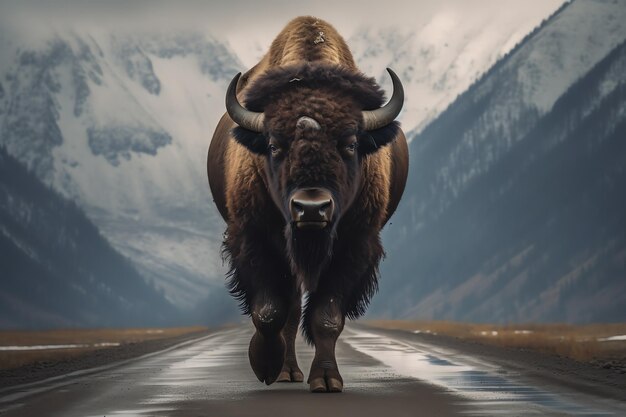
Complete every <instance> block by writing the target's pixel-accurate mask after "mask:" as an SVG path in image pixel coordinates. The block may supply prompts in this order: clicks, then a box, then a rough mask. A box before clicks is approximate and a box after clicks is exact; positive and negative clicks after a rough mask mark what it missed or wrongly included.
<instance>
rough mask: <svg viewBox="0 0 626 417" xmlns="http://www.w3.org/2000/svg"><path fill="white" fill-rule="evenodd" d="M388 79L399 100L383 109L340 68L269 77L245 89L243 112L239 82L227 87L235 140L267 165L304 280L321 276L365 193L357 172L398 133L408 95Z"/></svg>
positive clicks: (376, 92)
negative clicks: (341, 227)
mask: <svg viewBox="0 0 626 417" xmlns="http://www.w3.org/2000/svg"><path fill="white" fill-rule="evenodd" d="M388 71H389V74H390V75H391V78H392V81H393V87H394V93H393V96H392V98H391V100H390V101H389V103H387V104H386V105H385V106H384V107H381V105H382V104H383V93H382V91H381V90H380V88H379V87H378V85H377V84H376V82H375V81H374V79H372V78H367V77H365V76H363V75H362V74H360V73H355V72H354V71H350V70H348V69H346V68H344V67H337V66H327V65H323V66H322V65H311V64H305V65H300V66H294V67H287V68H279V69H274V70H270V71H268V72H267V73H265V74H264V75H263V76H261V77H260V78H259V79H257V80H256V81H255V82H254V83H253V84H252V85H251V86H250V87H249V88H248V89H247V92H246V96H245V102H246V108H244V107H243V106H242V105H241V104H240V103H239V101H238V100H237V96H236V86H237V82H238V80H239V75H237V76H236V77H235V78H234V79H233V81H232V82H231V84H230V86H229V89H228V92H227V97H226V107H227V110H228V113H229V115H230V117H231V118H232V119H233V120H234V121H235V122H236V123H237V124H238V125H239V126H238V127H236V128H235V129H233V136H234V137H235V139H236V140H237V141H238V142H239V143H241V144H242V145H244V146H245V147H247V148H248V149H249V150H250V151H252V152H253V153H255V154H258V155H262V156H263V157H264V159H265V180H266V183H267V187H268V190H269V193H270V195H271V196H272V199H273V201H274V203H275V204H276V206H277V207H278V209H279V210H280V211H281V213H282V215H283V217H284V219H285V223H286V228H285V234H286V238H287V242H288V250H289V252H290V255H291V260H292V268H293V269H294V270H296V272H298V273H300V274H302V273H304V274H305V275H319V272H320V271H321V269H322V268H323V267H324V265H325V264H326V262H327V260H328V259H329V254H330V252H331V248H332V242H333V240H334V236H335V233H336V230H337V225H338V224H339V222H340V221H341V219H342V216H343V215H344V214H345V213H346V212H347V211H348V209H349V208H350V207H351V205H352V203H353V201H354V200H355V198H356V196H357V194H358V193H359V191H360V189H361V184H362V181H363V180H364V179H362V178H361V169H360V164H361V163H362V161H363V159H364V158H367V155H369V154H372V153H374V152H376V151H377V150H378V149H379V148H381V147H382V146H384V145H386V144H387V143H389V142H390V141H391V140H393V138H394V137H395V136H396V134H397V133H398V129H399V127H398V124H397V123H396V122H394V119H395V118H396V116H397V115H398V114H399V112H400V110H401V108H402V103H403V100H404V93H403V89H402V84H401V83H400V80H399V79H398V77H397V76H396V75H395V73H393V71H391V70H388ZM315 281H316V279H315Z"/></svg>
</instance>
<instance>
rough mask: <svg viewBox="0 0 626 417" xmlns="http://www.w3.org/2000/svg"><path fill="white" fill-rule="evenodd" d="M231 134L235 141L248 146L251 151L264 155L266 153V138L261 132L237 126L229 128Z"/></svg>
mask: <svg viewBox="0 0 626 417" xmlns="http://www.w3.org/2000/svg"><path fill="white" fill-rule="evenodd" d="M231 134H232V135H233V137H234V138H235V140H236V141H237V142H239V143H240V144H242V145H243V146H245V147H246V148H248V149H249V150H250V151H251V152H253V153H256V154H260V155H265V154H266V153H267V145H268V142H267V138H266V137H265V135H263V133H258V132H253V131H252V130H248V129H244V128H243V127H241V126H237V127H235V128H233V130H231Z"/></svg>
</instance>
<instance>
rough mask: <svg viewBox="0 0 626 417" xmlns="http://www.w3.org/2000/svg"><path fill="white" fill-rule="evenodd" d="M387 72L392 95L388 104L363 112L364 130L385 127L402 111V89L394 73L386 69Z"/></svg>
mask: <svg viewBox="0 0 626 417" xmlns="http://www.w3.org/2000/svg"><path fill="white" fill-rule="evenodd" d="M387 72H389V75H391V81H392V82H393V95H392V96H391V99H390V100H389V103H387V104H385V105H384V106H383V107H381V108H380V109H376V110H367V111H363V129H364V130H376V129H380V128H381V127H383V126H387V125H388V124H389V123H391V122H393V120H394V119H395V118H396V117H398V115H399V114H400V110H402V105H403V104H404V88H403V87H402V83H401V82H400V79H399V78H398V76H397V75H396V73H395V72H393V71H392V70H391V69H389V68H387Z"/></svg>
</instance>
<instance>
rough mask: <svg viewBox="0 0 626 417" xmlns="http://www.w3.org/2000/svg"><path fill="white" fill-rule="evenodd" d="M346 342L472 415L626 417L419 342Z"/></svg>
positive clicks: (352, 337) (348, 337) (619, 409)
mask: <svg viewBox="0 0 626 417" xmlns="http://www.w3.org/2000/svg"><path fill="white" fill-rule="evenodd" d="M343 336H344V341H345V342H346V343H348V344H349V345H350V346H351V347H353V348H354V349H355V350H357V351H359V352H362V353H365V354H366V355H369V356H372V357H374V358H376V359H378V360H380V361H381V362H383V363H384V364H385V365H387V366H389V367H390V368H391V369H393V371H394V372H396V373H397V374H398V375H403V376H408V377H413V378H418V379H421V380H423V381H427V382H429V383H431V384H434V385H437V386H440V387H442V388H444V389H446V390H449V391H451V392H453V393H454V394H457V395H459V396H461V397H463V398H465V399H466V400H467V404H468V405H469V410H468V412H469V414H473V415H500V414H502V415H510V414H512V415H542V416H545V415H594V416H606V415H626V405H625V404H619V403H617V402H614V401H607V400H603V399H599V398H593V397H590V396H589V397H587V396H584V395H583V396H582V397H581V394H580V393H568V392H566V391H561V392H550V391H548V390H546V389H541V388H537V387H532V386H529V385H527V384H525V383H524V382H522V381H521V380H520V378H518V377H517V376H516V375H514V374H512V373H511V372H510V371H507V370H504V369H501V368H499V367H497V366H495V365H491V364H488V363H485V362H484V361H478V360H477V359H475V358H471V357H466V356H463V355H462V354H459V353H456V352H451V351H446V350H444V349H441V348H438V347H435V346H432V345H427V344H424V343H420V342H418V341H416V340H409V341H407V340H397V339H391V338H388V337H385V336H381V335H380V334H376V333H373V332H370V331H362V330H356V329H348V330H347V331H346V332H345V333H344V335H343Z"/></svg>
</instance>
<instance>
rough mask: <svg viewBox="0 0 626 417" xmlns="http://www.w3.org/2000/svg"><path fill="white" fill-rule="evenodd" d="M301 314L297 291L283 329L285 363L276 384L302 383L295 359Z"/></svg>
mask: <svg viewBox="0 0 626 417" xmlns="http://www.w3.org/2000/svg"><path fill="white" fill-rule="evenodd" d="M301 312H302V306H301V299H300V292H299V291H298V292H296V294H295V296H294V297H292V299H291V308H290V309H289V316H288V317H287V323H286V324H285V327H284V328H283V338H284V339H285V344H286V351H285V362H284V363H283V369H282V370H281V371H280V375H279V376H278V379H277V380H276V382H302V381H304V374H303V373H302V371H301V370H300V367H299V366H298V360H297V359H296V336H297V334H298V326H299V325H300V315H301Z"/></svg>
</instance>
